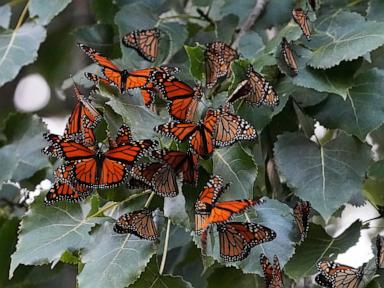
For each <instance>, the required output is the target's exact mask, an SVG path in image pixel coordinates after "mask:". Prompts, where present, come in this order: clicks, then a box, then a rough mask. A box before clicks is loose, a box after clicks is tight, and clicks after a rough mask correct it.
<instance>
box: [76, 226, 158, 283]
mask: <svg viewBox="0 0 384 288" xmlns="http://www.w3.org/2000/svg"><path fill="white" fill-rule="evenodd" d="M112 226H113V224H112V223H105V224H104V225H103V226H102V227H101V228H100V229H99V230H98V231H97V232H96V233H95V234H94V235H93V237H92V239H93V241H92V243H91V244H90V245H88V247H87V248H86V249H85V251H84V253H82V261H83V263H85V265H84V268H83V270H82V271H81V273H80V275H79V276H78V282H79V286H80V287H83V288H87V287H92V288H98V287H103V288H104V287H111V288H123V287H126V286H129V285H130V284H132V283H134V282H135V281H136V279H137V278H138V277H139V276H140V274H141V273H142V272H143V271H144V269H145V267H146V265H147V264H148V262H149V260H150V259H151V257H152V255H153V254H154V253H155V245H154V243H153V242H151V241H147V240H143V239H140V238H137V237H136V236H133V235H130V234H116V233H115V232H113V229H112Z"/></svg>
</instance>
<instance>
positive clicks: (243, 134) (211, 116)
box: [155, 107, 257, 159]
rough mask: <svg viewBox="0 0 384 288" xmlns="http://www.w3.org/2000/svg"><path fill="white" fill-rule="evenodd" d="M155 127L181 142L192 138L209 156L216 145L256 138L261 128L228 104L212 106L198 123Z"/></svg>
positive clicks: (192, 146) (195, 150)
mask: <svg viewBox="0 0 384 288" xmlns="http://www.w3.org/2000/svg"><path fill="white" fill-rule="evenodd" d="M155 131H156V132H158V133H160V134H162V135H164V136H168V137H172V138H173V139H175V140H176V141H178V142H183V141H185V140H189V144H190V149H191V150H192V151H193V153H195V154H197V155H199V156H201V157H202V158H205V159H206V158H208V157H209V155H210V154H211V153H212V152H213V150H214V148H215V147H217V148H221V147H225V146H229V145H231V144H233V143H235V142H236V141H239V140H253V139H256V138H257V132H256V130H255V129H254V128H253V127H252V125H251V124H249V123H248V122H247V121H246V120H244V119H242V118H241V117H240V116H237V115H235V114H232V113H230V112H229V111H228V108H227V107H221V108H219V109H216V110H214V109H212V108H210V109H208V111H207V112H206V114H205V117H204V119H203V121H199V122H198V123H189V122H188V123H180V122H168V123H166V124H162V125H159V126H157V127H155Z"/></svg>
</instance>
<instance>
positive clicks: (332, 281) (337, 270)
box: [315, 261, 365, 288]
mask: <svg viewBox="0 0 384 288" xmlns="http://www.w3.org/2000/svg"><path fill="white" fill-rule="evenodd" d="M316 267H317V270H318V271H319V272H320V273H319V274H317V275H316V278H315V281H316V283H317V284H319V285H321V286H323V287H331V288H358V287H359V286H360V284H361V281H362V280H363V276H364V269H365V266H364V265H363V266H361V267H359V268H353V267H351V266H348V265H343V264H339V263H336V262H333V261H320V262H319V263H317V265H316Z"/></svg>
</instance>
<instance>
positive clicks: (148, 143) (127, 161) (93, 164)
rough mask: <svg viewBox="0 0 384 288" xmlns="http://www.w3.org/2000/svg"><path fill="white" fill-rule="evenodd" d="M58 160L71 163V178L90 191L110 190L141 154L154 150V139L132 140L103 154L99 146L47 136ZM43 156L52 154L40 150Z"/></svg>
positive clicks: (121, 131) (121, 129) (120, 130)
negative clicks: (95, 189)
mask: <svg viewBox="0 0 384 288" xmlns="http://www.w3.org/2000/svg"><path fill="white" fill-rule="evenodd" d="M126 129H127V126H125V125H123V126H122V127H121V128H120V129H119V132H118V136H117V138H116V142H117V143H119V135H121V134H123V133H124V131H125V130H126ZM45 137H46V139H47V140H48V141H50V143H51V145H52V146H53V147H54V149H55V153H56V155H57V156H58V157H61V158H64V160H65V161H69V162H71V163H73V164H74V167H73V170H72V174H73V176H72V177H73V179H74V180H75V181H76V182H77V183H79V184H82V185H83V186H86V187H90V188H100V189H102V188H111V187H115V186H117V185H119V184H121V183H122V182H123V181H125V178H126V177H127V175H128V168H130V166H131V165H132V164H133V163H135V162H136V160H137V159H138V158H139V157H141V156H142V155H143V154H144V153H146V152H148V151H149V150H151V149H153V148H154V146H155V145H156V144H157V142H156V141H153V140H149V139H146V140H141V141H132V142H129V143H123V144H122V145H119V146H118V147H115V148H110V149H109V150H107V151H106V152H103V151H102V150H101V149H100V148H98V147H86V146H84V145H82V144H80V143H77V142H75V141H73V140H68V139H66V138H64V137H62V136H58V135H54V134H46V135H45ZM43 152H45V153H50V152H51V151H46V150H43Z"/></svg>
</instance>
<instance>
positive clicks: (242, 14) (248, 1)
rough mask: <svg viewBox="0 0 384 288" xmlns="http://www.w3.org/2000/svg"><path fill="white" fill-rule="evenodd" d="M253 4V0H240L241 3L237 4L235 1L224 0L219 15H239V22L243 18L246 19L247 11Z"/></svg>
mask: <svg viewBox="0 0 384 288" xmlns="http://www.w3.org/2000/svg"><path fill="white" fill-rule="evenodd" d="M254 6H255V1H253V0H243V1H241V5H239V3H238V2H237V1H231V0H224V5H223V6H222V8H221V15H222V16H226V15H229V14H233V15H236V16H237V17H239V23H242V22H243V21H244V20H245V19H247V17H248V15H249V12H250V11H251V10H252V9H253V7H254Z"/></svg>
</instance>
